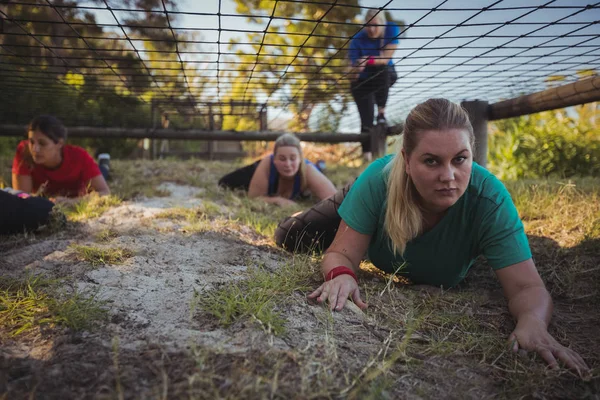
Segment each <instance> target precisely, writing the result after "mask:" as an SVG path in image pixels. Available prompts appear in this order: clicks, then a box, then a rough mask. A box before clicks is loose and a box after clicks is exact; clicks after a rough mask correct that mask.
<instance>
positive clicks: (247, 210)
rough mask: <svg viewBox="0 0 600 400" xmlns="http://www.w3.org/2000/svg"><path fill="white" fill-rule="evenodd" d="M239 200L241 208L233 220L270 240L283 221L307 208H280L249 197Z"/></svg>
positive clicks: (237, 208)
mask: <svg viewBox="0 0 600 400" xmlns="http://www.w3.org/2000/svg"><path fill="white" fill-rule="evenodd" d="M239 200H240V201H239V206H238V207H236V209H235V211H234V213H233V215H232V216H231V219H232V220H234V221H237V222H239V223H242V224H244V225H247V226H249V227H250V228H252V229H254V231H256V233H258V234H260V235H263V236H266V237H269V238H272V237H273V235H274V234H275V229H277V225H278V224H279V222H280V221H281V220H282V219H284V218H285V217H288V216H290V215H292V214H294V213H295V212H297V211H301V210H303V209H304V208H305V206H306V205H304V204H298V205H297V207H278V206H274V205H273V204H268V203H265V202H264V201H261V200H257V199H249V198H247V197H242V198H241V199H239Z"/></svg>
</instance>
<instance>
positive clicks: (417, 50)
mask: <svg viewBox="0 0 600 400" xmlns="http://www.w3.org/2000/svg"><path fill="white" fill-rule="evenodd" d="M370 9H375V10H380V12H382V13H383V14H384V15H385V16H386V18H387V20H388V21H389V22H392V23H395V24H397V25H398V26H399V28H400V29H399V32H398V34H397V35H396V36H395V37H394V38H393V39H398V40H399V43H398V47H397V50H396V51H395V53H394V54H393V56H392V58H391V61H392V64H393V66H394V68H395V71H396V74H397V76H398V78H397V81H396V83H395V84H394V85H393V86H392V87H391V89H390V92H389V99H388V103H387V116H388V119H390V120H396V121H400V120H401V119H403V118H404V117H405V116H406V113H407V111H408V110H410V108H412V107H413V106H414V105H415V104H417V103H418V102H421V101H424V100H426V99H428V98H430V97H446V98H448V99H451V100H454V101H461V100H465V99H467V100H473V99H480V100H487V101H489V102H496V101H499V100H502V99H506V98H511V97H515V96H519V95H522V94H528V93H533V92H536V91H539V90H543V89H545V88H548V87H551V86H553V85H562V84H565V83H569V82H572V81H575V80H577V79H581V78H583V77H586V76H590V75H593V74H595V73H596V71H597V70H598V67H599V63H600V26H599V21H598V20H599V19H600V18H599V16H600V2H595V3H593V2H592V3H590V2H586V1H578V0H556V1H533V0H519V1H516V0H515V1H512V0H510V1H509V0H506V1H502V0H500V1H483V0H482V1H469V2H465V1H462V0H445V1H439V0H438V1H431V0H420V1H406V0H395V1H392V0H381V1H377V0H365V1H352V0H339V1H331V0H329V1H325V0H319V1H307V0H304V1H300V0H272V1H265V0H262V1H258V0H253V1H242V0H206V1H174V0H135V1H134V0H131V1H126V0H122V1H113V0H96V1H58V0H53V1H50V0H45V1H42V0H39V1H24V0H23V1H3V2H1V3H0V83H1V84H2V94H1V95H0V96H6V97H7V98H8V97H10V96H15V95H18V94H19V93H23V92H27V93H35V95H36V96H41V97H43V96H47V97H48V96H49V97H54V98H55V97H56V96H79V97H80V98H83V99H88V100H90V101H93V100H94V99H96V100H98V99H99V98H102V97H103V96H107V95H110V96H115V95H116V96H117V97H118V99H119V101H122V102H123V103H124V105H127V104H142V105H143V104H150V103H152V102H156V104H160V107H161V110H163V111H164V110H175V111H176V112H179V113H182V114H186V115H193V114H194V113H196V112H198V113H204V114H206V113H208V112H209V111H208V110H207V107H206V105H207V104H211V105H212V107H213V109H212V110H211V112H214V113H216V114H219V115H221V116H223V115H230V117H232V118H246V116H247V115H249V114H251V112H249V111H248V109H250V111H256V113H257V115H258V113H260V112H262V114H261V118H262V120H261V122H262V123H261V129H267V127H269V128H270V129H277V128H278V127H279V126H278V122H279V121H282V120H290V119H295V120H296V121H297V124H296V125H295V126H296V127H297V128H298V129H299V130H303V131H311V130H312V131H315V130H327V131H340V132H346V131H348V132H357V131H358V129H359V128H360V127H359V125H360V123H359V118H358V112H357V111H356V107H355V106H354V104H353V101H352V96H351V93H350V81H351V77H352V75H351V72H350V70H349V68H348V66H349V62H348V49H349V46H350V43H351V41H352V40H353V38H355V37H356V35H357V34H358V33H359V32H361V30H362V29H363V28H364V26H365V24H366V23H368V22H369V21H368V19H366V14H367V11H368V10H370ZM385 39H390V38H385ZM82 104H88V103H86V102H82ZM228 105H229V106H228ZM244 106H245V107H246V108H244V109H242V108H243V107H244ZM82 107H84V106H82ZM236 107H237V108H236ZM240 107H242V108H240ZM129 109H131V108H130V107H123V108H122V112H124V113H125V112H128V110H129ZM267 109H268V117H265V115H266V112H265V110H267ZM236 110H237V111H236ZM240 110H241V111H240ZM288 125H289V124H288ZM255 129H258V128H255Z"/></svg>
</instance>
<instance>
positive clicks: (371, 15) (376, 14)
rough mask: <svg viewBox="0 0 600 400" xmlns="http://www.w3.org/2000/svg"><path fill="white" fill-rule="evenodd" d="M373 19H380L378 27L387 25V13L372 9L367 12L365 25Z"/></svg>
mask: <svg viewBox="0 0 600 400" xmlns="http://www.w3.org/2000/svg"><path fill="white" fill-rule="evenodd" d="M372 19H379V24H377V25H385V24H386V23H387V21H386V19H385V13H384V12H383V11H381V10H380V9H378V8H370V9H369V11H367V15H365V23H367V22H369V21H371V20H372Z"/></svg>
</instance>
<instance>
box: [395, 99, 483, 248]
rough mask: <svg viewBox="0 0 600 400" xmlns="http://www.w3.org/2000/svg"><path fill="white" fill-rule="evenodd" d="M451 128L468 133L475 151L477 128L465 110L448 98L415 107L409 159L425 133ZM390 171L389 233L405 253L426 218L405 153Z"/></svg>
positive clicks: (409, 124) (408, 133)
mask: <svg viewBox="0 0 600 400" xmlns="http://www.w3.org/2000/svg"><path fill="white" fill-rule="evenodd" d="M449 129H461V130H465V131H467V132H468V134H469V143H470V144H471V148H472V151H473V150H474V147H475V136H474V135H473V126H472V125H471V121H470V120H469V116H468V114H467V112H466V111H465V109H464V108H462V107H461V106H460V105H458V104H456V103H453V102H451V101H449V100H446V99H440V98H438V99H429V100H427V101H426V102H424V103H421V104H419V105H417V106H416V107H415V108H413V109H412V110H411V111H410V113H409V114H408V116H407V117H406V121H405V122H404V132H403V138H402V139H403V140H402V148H403V149H404V152H405V153H406V155H407V156H409V155H410V154H411V153H412V152H413V150H414V149H415V147H416V146H417V144H418V142H419V136H420V135H419V134H420V133H421V132H424V131H429V130H433V131H445V130H449ZM390 168H391V172H390V174H389V177H388V193H387V209H386V212H385V230H386V231H387V233H388V235H389V237H390V239H391V241H392V248H393V251H394V252H395V253H396V252H397V253H400V254H403V253H404V250H405V249H406V244H407V243H408V242H409V241H411V240H412V239H414V238H415V237H417V236H418V235H419V234H420V233H421V231H422V229H423V215H422V211H421V208H420V206H419V204H418V203H417V192H416V190H417V189H416V188H415V186H414V184H413V182H412V180H411V178H410V176H409V175H408V174H407V173H406V170H405V165H404V157H403V156H402V153H401V152H398V153H397V154H396V156H395V158H394V161H393V162H392V163H391V164H390Z"/></svg>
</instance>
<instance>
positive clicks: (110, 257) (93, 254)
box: [71, 245, 133, 267]
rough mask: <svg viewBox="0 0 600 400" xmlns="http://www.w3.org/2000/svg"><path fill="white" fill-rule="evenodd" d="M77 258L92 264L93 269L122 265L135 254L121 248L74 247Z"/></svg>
mask: <svg viewBox="0 0 600 400" xmlns="http://www.w3.org/2000/svg"><path fill="white" fill-rule="evenodd" d="M71 248H73V250H74V251H75V255H76V257H77V258H78V259H79V260H81V261H86V262H88V263H90V264H92V266H93V267H97V266H100V265H107V264H122V263H123V262H125V260H127V259H128V258H130V257H132V256H133V252H132V251H131V250H128V249H123V248H121V247H116V248H100V247H94V246H83V245H73V246H71Z"/></svg>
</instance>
